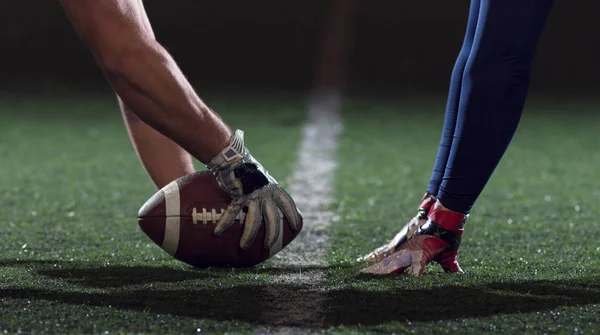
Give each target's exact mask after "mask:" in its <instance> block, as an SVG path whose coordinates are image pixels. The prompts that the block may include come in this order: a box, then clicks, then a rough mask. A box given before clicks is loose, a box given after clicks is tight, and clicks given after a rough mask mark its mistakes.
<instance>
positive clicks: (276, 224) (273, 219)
mask: <svg viewBox="0 0 600 335" xmlns="http://www.w3.org/2000/svg"><path fill="white" fill-rule="evenodd" d="M261 207H262V213H263V216H264V218H265V223H266V225H265V229H266V239H265V247H266V248H267V249H271V247H273V245H275V243H276V242H277V240H278V239H279V237H280V236H279V235H280V234H282V231H281V224H282V221H281V214H279V210H278V209H277V206H276V205H275V204H274V203H273V202H272V201H270V200H268V199H265V200H263V201H262V205H261Z"/></svg>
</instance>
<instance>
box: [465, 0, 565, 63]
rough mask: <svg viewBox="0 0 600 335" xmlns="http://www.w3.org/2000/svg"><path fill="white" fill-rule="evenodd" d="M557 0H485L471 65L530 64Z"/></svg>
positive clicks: (482, 3)
mask: <svg viewBox="0 0 600 335" xmlns="http://www.w3.org/2000/svg"><path fill="white" fill-rule="evenodd" d="M553 3H554V0H502V1H496V0H481V8H480V14H479V19H478V25H477V29H476V32H475V40H474V42H473V51H472V54H471V55H470V58H471V59H470V63H471V65H470V67H471V68H482V67H483V68H489V66H488V64H489V63H490V62H496V63H511V62H512V63H514V64H515V65H516V64H517V63H518V64H520V65H525V66H529V65H530V64H529V63H530V62H531V61H532V59H533V56H534V54H535V51H536V47H537V43H538V40H539V38H540V36H541V34H542V31H543V28H544V26H545V24H546V21H547V18H548V15H549V13H550V9H551V8H552V5H553Z"/></svg>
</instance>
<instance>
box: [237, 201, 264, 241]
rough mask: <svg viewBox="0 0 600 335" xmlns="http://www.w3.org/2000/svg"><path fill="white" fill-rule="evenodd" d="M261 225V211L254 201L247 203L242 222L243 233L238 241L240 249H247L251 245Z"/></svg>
mask: <svg viewBox="0 0 600 335" xmlns="http://www.w3.org/2000/svg"><path fill="white" fill-rule="evenodd" d="M261 224H262V209H261V207H260V206H259V204H258V203H257V202H256V201H250V202H248V213H246V221H245V222H244V233H243V234H242V239H241V240H240V247H241V248H242V249H247V248H248V247H250V245H252V243H253V242H254V239H255V238H256V234H258V230H259V229H260V226H261Z"/></svg>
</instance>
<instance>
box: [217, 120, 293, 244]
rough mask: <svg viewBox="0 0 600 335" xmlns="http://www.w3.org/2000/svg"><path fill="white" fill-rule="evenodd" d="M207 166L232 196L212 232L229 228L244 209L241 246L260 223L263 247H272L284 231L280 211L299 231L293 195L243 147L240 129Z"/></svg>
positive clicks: (249, 241) (251, 237) (242, 136)
mask: <svg viewBox="0 0 600 335" xmlns="http://www.w3.org/2000/svg"><path fill="white" fill-rule="evenodd" d="M207 168H208V169H210V171H212V173H213V174H214V175H215V177H216V179H217V182H218V184H219V187H220V188H221V189H223V190H224V191H225V192H227V193H228V194H229V195H230V196H231V198H232V201H231V203H230V204H229V205H228V206H227V209H226V210H225V212H224V213H223V215H221V217H220V219H219V221H218V222H217V225H216V227H215V229H214V234H215V235H217V236H219V235H221V234H223V233H224V232H225V231H226V230H227V229H228V228H229V227H231V226H232V225H233V224H234V222H235V218H236V217H237V216H238V215H239V214H240V212H241V211H242V210H244V211H245V212H246V213H245V221H244V232H243V234H242V238H241V240H240V247H241V248H242V249H246V248H248V247H249V246H250V245H251V244H252V243H253V242H254V239H255V238H256V235H257V233H258V231H259V230H260V228H261V225H262V224H263V222H264V223H265V232H266V238H265V242H264V244H265V248H271V247H272V246H273V245H274V244H275V243H276V242H277V240H278V238H279V237H280V235H281V234H283V231H281V229H280V227H281V224H280V223H281V221H282V220H283V217H282V213H283V215H284V216H285V218H286V219H287V221H288V223H289V225H290V228H291V229H292V230H294V231H298V229H299V227H300V225H301V223H302V214H301V213H300V211H299V210H298V208H297V207H296V204H295V202H294V200H293V199H292V197H291V196H290V195H289V194H288V193H287V192H286V191H285V190H284V189H283V188H281V186H279V184H278V183H277V181H276V180H275V178H273V177H271V175H269V172H268V171H267V170H266V169H265V168H264V167H263V166H262V165H261V164H260V163H259V162H258V161H257V160H256V159H255V158H254V157H252V155H251V154H250V152H249V151H248V149H246V147H245V146H244V132H243V131H242V130H236V131H235V134H234V135H233V136H232V137H231V140H230V143H229V146H227V147H226V148H225V149H223V151H221V152H220V153H219V154H218V155H217V156H216V157H214V158H213V159H212V160H211V161H210V162H209V163H208V164H207Z"/></svg>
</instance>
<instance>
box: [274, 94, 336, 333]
mask: <svg viewBox="0 0 600 335" xmlns="http://www.w3.org/2000/svg"><path fill="white" fill-rule="evenodd" d="M340 108H341V97H340V95H339V94H336V93H331V94H323V95H321V96H320V97H313V98H312V99H311V100H310V101H309V106H308V122H307V124H306V125H305V126H304V133H303V138H302V142H301V143H300V147H299V150H298V162H297V164H296V170H295V171H294V175H293V179H292V184H291V187H290V193H291V195H292V197H293V198H294V200H295V201H296V204H297V205H298V208H299V209H300V210H301V212H302V214H303V216H304V228H303V229H302V233H301V234H300V235H299V236H298V237H297V238H296V240H295V241H294V242H293V243H291V244H290V245H289V246H288V247H287V248H285V249H284V250H282V251H281V252H280V253H279V254H277V255H276V257H275V264H276V266H277V267H281V268H287V269H290V271H289V272H284V274H281V275H275V276H274V278H273V284H274V288H272V289H271V288H269V289H268V290H267V293H266V296H265V303H266V304H267V306H264V307H266V308H265V312H264V313H265V315H263V320H262V321H264V322H265V323H267V324H270V325H274V326H277V325H278V324H280V325H281V326H283V328H282V327H276V328H271V329H268V330H266V331H265V332H266V333H268V334H274V333H278V334H293V333H298V332H300V333H304V334H306V331H307V330H308V329H304V330H301V329H297V328H296V329H294V328H291V327H289V326H298V327H303V326H305V327H310V326H313V327H314V326H318V325H319V324H322V322H323V321H324V317H325V311H326V307H327V306H326V299H327V291H326V290H323V285H326V279H327V278H326V277H325V270H324V269H323V268H322V267H324V266H326V265H327V261H326V257H327V251H328V249H329V240H328V237H329V229H330V223H331V219H332V216H333V213H331V212H330V211H329V206H330V204H331V202H332V201H333V199H334V194H335V190H334V187H335V185H334V181H335V170H336V168H337V148H338V137H339V135H340V133H341V131H342V120H341V116H340ZM291 285H293V286H294V287H298V289H297V290H295V289H292V290H290V289H281V287H289V286H291ZM281 295H287V296H281Z"/></svg>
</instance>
